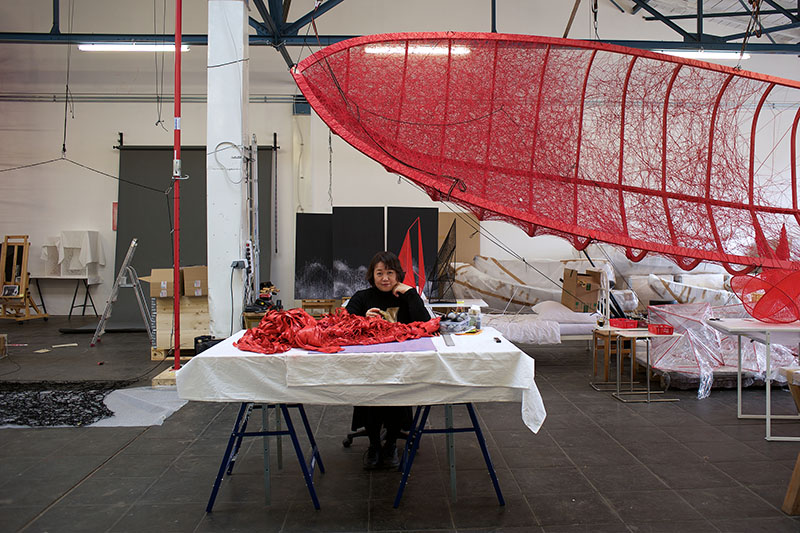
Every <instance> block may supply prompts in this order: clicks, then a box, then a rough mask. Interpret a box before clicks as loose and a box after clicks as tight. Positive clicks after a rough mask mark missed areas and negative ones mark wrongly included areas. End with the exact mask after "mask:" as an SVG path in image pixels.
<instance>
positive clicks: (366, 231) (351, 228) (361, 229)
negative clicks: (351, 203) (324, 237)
mask: <svg viewBox="0 0 800 533" xmlns="http://www.w3.org/2000/svg"><path fill="white" fill-rule="evenodd" d="M383 227H384V226H383V207H334V208H333V297H334V298H343V297H349V296H352V295H353V294H355V292H356V291H358V290H360V289H364V288H366V287H368V286H369V285H368V284H367V281H366V279H365V278H364V276H365V275H366V272H367V267H368V266H369V262H370V260H371V259H372V256H373V255H375V254H376V253H377V252H380V251H382V250H383V242H384V241H383Z"/></svg>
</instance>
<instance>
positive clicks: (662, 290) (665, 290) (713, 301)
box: [649, 274, 739, 307]
mask: <svg viewBox="0 0 800 533" xmlns="http://www.w3.org/2000/svg"><path fill="white" fill-rule="evenodd" d="M649 283H650V288H651V289H652V290H653V291H654V292H655V293H656V294H658V296H659V297H660V299H662V300H675V301H676V302H678V303H679V304H695V303H708V304H710V305H712V306H714V307H721V306H725V305H731V304H736V303H737V302H738V301H739V299H738V298H737V297H736V295H735V294H734V293H733V292H731V291H726V290H720V289H712V288H709V287H704V286H700V285H689V284H687V283H680V282H677V281H671V280H669V279H665V278H661V277H659V276H656V275H654V274H650V277H649Z"/></svg>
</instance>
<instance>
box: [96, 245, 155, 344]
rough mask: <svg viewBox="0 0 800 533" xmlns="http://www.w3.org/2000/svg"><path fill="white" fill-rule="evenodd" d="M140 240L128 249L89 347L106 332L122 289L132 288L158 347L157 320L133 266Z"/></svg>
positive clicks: (150, 334) (151, 342)
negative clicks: (132, 262) (151, 312)
mask: <svg viewBox="0 0 800 533" xmlns="http://www.w3.org/2000/svg"><path fill="white" fill-rule="evenodd" d="M137 244H138V240H137V239H136V238H135V237H134V238H133V240H132V241H131V245H130V246H129V247H128V253H127V254H125V259H124V260H123V261H122V266H121V267H120V269H119V272H118V273H117V279H116V280H114V286H113V287H112V288H111V295H110V296H109V297H108V301H107V302H106V308H105V309H104V310H103V316H101V317H100V322H98V324H97V329H96V330H95V331H94V336H93V337H92V342H91V343H89V346H94V345H95V344H97V342H98V341H99V340H100V337H101V336H102V335H103V333H105V332H106V321H107V320H108V319H109V318H110V317H111V308H112V307H113V305H114V302H116V301H117V295H118V294H119V289H120V288H132V289H133V292H134V294H135V296H136V303H137V304H139V311H140V312H141V313H142V319H143V320H144V325H145V327H146V328H147V335H148V336H149V337H150V345H151V346H155V345H156V337H155V319H154V317H152V316H151V315H150V313H148V312H147V310H148V308H149V307H148V305H147V299H146V298H145V295H144V291H143V290H142V282H141V281H139V275H138V274H137V273H136V269H135V268H133V266H132V265H131V261H133V254H134V252H136V246H137Z"/></svg>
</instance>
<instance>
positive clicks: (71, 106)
mask: <svg viewBox="0 0 800 533" xmlns="http://www.w3.org/2000/svg"><path fill="white" fill-rule="evenodd" d="M74 16H75V3H74V2H73V1H72V0H70V2H69V21H68V23H67V25H68V32H69V35H72V20H73V18H74ZM71 56H72V42H71V40H68V41H67V76H66V82H65V84H64V133H63V136H62V137H61V157H66V156H67V119H68V117H69V116H71V117H72V118H75V102H73V101H72V93H71V92H70V90H69V71H70V60H71Z"/></svg>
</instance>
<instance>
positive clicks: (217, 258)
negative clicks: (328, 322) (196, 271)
mask: <svg viewBox="0 0 800 533" xmlns="http://www.w3.org/2000/svg"><path fill="white" fill-rule="evenodd" d="M247 35H248V25H247V5H246V1H245V0H209V2H208V105H207V112H208V117H207V118H208V121H207V126H206V139H207V141H206V146H207V149H206V152H207V154H208V155H207V157H206V179H207V184H206V193H207V198H206V203H207V211H208V213H207V215H208V220H207V228H208V311H209V318H210V327H211V334H212V335H214V336H216V337H227V336H228V335H230V333H231V313H233V331H234V332H235V331H238V330H239V329H240V323H241V314H242V292H243V286H244V284H243V274H244V271H243V270H233V269H232V267H231V263H232V262H233V261H237V260H240V259H244V242H245V241H246V240H247V233H246V229H245V228H246V224H247V217H246V213H245V212H244V209H245V204H244V179H243V178H244V165H243V161H244V160H243V158H242V151H243V147H244V146H245V145H246V144H248V141H247V137H248V136H247V134H246V132H247V129H248V124H247V114H248V113H247V109H248V100H249V95H250V90H249V83H248V77H249V70H248V61H247V58H248V57H249V54H248V47H247V41H248V39H247ZM231 286H232V287H233V289H232V290H233V298H231ZM231 307H232V309H231Z"/></svg>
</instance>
